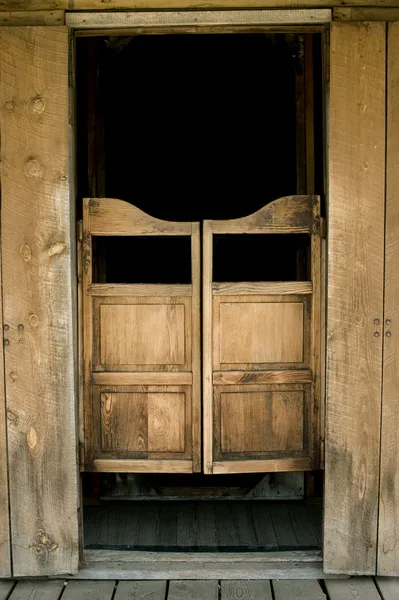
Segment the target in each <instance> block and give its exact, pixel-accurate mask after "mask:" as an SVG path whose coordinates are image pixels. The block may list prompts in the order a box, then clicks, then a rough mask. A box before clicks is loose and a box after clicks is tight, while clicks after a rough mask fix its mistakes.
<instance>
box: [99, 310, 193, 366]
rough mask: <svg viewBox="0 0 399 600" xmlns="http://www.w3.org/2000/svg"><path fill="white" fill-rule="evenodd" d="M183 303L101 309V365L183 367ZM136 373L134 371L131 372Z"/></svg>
mask: <svg viewBox="0 0 399 600" xmlns="http://www.w3.org/2000/svg"><path fill="white" fill-rule="evenodd" d="M184 329H185V323H184V305H183V304H163V305H159V304H158V305H156V304H150V305H147V304H130V305H122V304H114V305H111V304H104V305H102V306H100V361H101V364H102V365H109V366H110V367H111V368H115V366H116V367H117V368H118V366H120V365H130V366H132V367H134V366H138V365H164V364H173V365H183V364H184V363H185V345H184ZM132 370H133V369H132Z"/></svg>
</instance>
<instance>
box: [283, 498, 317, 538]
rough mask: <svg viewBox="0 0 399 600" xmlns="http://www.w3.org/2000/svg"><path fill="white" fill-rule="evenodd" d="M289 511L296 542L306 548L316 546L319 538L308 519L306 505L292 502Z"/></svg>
mask: <svg viewBox="0 0 399 600" xmlns="http://www.w3.org/2000/svg"><path fill="white" fill-rule="evenodd" d="M289 513H290V517H291V520H292V524H293V526H294V530H295V534H296V536H297V538H298V544H299V545H300V546H306V547H307V548H309V547H310V548H312V547H313V548H318V547H319V540H318V539H317V535H316V532H315V530H314V527H313V525H312V523H311V521H310V519H309V515H308V513H307V510H306V506H304V505H303V504H292V505H290V507H289Z"/></svg>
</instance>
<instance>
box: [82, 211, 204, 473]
mask: <svg viewBox="0 0 399 600" xmlns="http://www.w3.org/2000/svg"><path fill="white" fill-rule="evenodd" d="M83 226H84V227H83V229H84V235H83V239H84V248H83V256H84V261H83V266H84V268H83V290H84V318H83V321H84V353H85V357H84V423H85V465H84V468H85V470H98V471H105V472H107V471H110V472H112V471H116V472H118V471H121V472H122V471H123V472H175V473H178V472H184V473H187V472H191V471H198V470H200V466H201V459H200V457H201V449H200V414H201V408H200V400H201V399H200V391H201V390H200V379H199V377H200V352H199V344H200V329H199V321H200V318H199V290H200V285H199V267H200V265H199V257H200V247H199V225H198V224H196V223H180V224H179V223H169V222H167V221H160V220H158V219H154V218H153V217H150V216H149V215H146V214H145V213H143V212H142V211H140V210H138V209H137V208H136V207H134V206H132V205H130V204H127V203H126V202H123V201H121V200H113V199H89V200H85V204H84V220H83ZM94 234H95V235H97V236H106V235H108V236H117V235H123V236H128V235H132V236H133V235H134V236H140V235H142V236H151V235H157V236H160V235H161V236H163V235H179V236H186V237H187V236H189V237H191V255H192V256H191V273H192V281H191V284H185V285H182V284H178V283H176V284H173V283H171V284H156V283H154V284H112V283H106V284H104V283H101V284H97V283H96V284H93V283H92V252H93V247H92V236H93V235H94ZM136 258H137V260H139V259H140V257H136ZM142 260H144V257H142Z"/></svg>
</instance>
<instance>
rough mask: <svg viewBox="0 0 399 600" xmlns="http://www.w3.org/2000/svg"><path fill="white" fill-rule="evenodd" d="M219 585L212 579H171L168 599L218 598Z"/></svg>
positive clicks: (200, 599)
mask: <svg viewBox="0 0 399 600" xmlns="http://www.w3.org/2000/svg"><path fill="white" fill-rule="evenodd" d="M218 595H219V586H218V582H217V581H215V580H210V581H171V582H170V584H169V594H168V600H218Z"/></svg>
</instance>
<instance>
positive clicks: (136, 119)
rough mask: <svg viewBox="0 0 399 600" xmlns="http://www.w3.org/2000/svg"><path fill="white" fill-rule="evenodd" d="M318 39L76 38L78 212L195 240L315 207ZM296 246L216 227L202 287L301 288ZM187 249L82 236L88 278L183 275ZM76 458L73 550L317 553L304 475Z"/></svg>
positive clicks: (306, 274)
mask: <svg viewBox="0 0 399 600" xmlns="http://www.w3.org/2000/svg"><path fill="white" fill-rule="evenodd" d="M322 44H323V40H322V34H321V33H296V32H292V33H287V32H286V33H270V32H258V33H240V34H228V35H227V34H201V35H184V34H179V35H175V34H173V35H172V34H171V35H140V34H138V35H129V36H104V37H88V38H77V103H76V104H77V142H78V143H77V159H78V193H77V209H76V213H77V217H78V220H81V219H82V216H83V210H82V207H83V202H82V199H83V198H116V199H121V200H124V201H126V202H128V203H130V204H132V205H134V206H135V207H137V208H138V209H140V210H141V211H143V212H145V213H146V214H148V215H150V216H151V217H155V218H157V219H162V220H166V221H175V222H180V223H190V222H199V223H200V235H202V228H203V222H204V221H205V220H209V219H211V220H215V221H217V220H230V219H237V218H242V217H245V216H247V215H251V214H253V213H254V212H256V211H257V210H259V209H261V208H262V207H264V206H266V205H268V204H269V203H271V202H273V201H274V200H276V199H278V198H282V197H285V196H291V195H298V194H302V195H305V194H310V195H313V194H317V195H318V196H320V199H321V214H322V215H323V214H324V175H323V162H324V161H323V93H322V81H323V77H322V52H323V46H322ZM310 248H311V242H310V236H309V235H308V234H306V233H302V234H286V235H278V234H275V235H274V234H271V235H267V236H260V235H252V234H247V235H245V236H242V235H238V234H234V233H229V234H224V233H217V234H215V235H214V236H213V258H212V261H213V262H212V270H213V282H214V283H215V284H216V285H218V284H219V283H220V284H222V283H223V282H231V283H234V282H243V281H245V282H255V283H258V282H281V281H284V282H304V283H307V282H309V281H310V279H311V277H310V268H311V255H310ZM191 249H192V245H191V242H190V237H189V236H184V235H180V236H179V237H171V236H162V235H158V236H151V237H143V236H142V235H137V236H134V235H133V236H132V235H130V236H122V235H117V236H112V235H107V236H97V237H96V236H95V235H93V279H92V283H93V284H95V285H97V284H98V285H100V284H107V285H116V286H117V285H132V286H134V285H150V286H151V285H165V286H167V285H180V286H190V285H192V284H193V271H192V261H191ZM121 257H123V260H121ZM104 319H105V317H104ZM305 387H306V386H305ZM113 391H115V390H113ZM125 391H126V390H125ZM176 391H177V390H175V392H176ZM296 391H297V390H296ZM111 393H113V392H112V390H111ZM135 393H136V392H135ZM255 400H256V402H255V404H254V408H253V409H252V408H251V409H248V410H250V411H252V410H256V406H258V404H259V402H258V399H255ZM124 402H125V399H124ZM126 402H128V400H126ZM282 402H283V404H284V403H285V402H286V399H283V400H282ZM259 406H260V405H259ZM298 406H299V404H298ZM129 414H131V415H132V414H133V413H129ZM137 418H139V415H138V416H137ZM306 418H307V417H306ZM226 439H227V438H226ZM287 439H288V438H287ZM291 442H292V440H290V441H289V443H291ZM81 443H82V444H83V445H84V444H85V437H84V433H83V434H82V440H81ZM226 443H227V442H226ZM228 443H230V441H229V442H228ZM241 443H242V442H240V444H241ZM240 444H238V445H240ZM231 448H233V450H234V444H232V443H231ZM255 454H256V453H255ZM82 468H83V470H86V471H87V472H83V473H82V479H83V492H84V494H83V496H84V502H85V504H84V511H83V514H84V537H85V545H86V547H87V548H89V549H116V550H152V551H193V552H206V551H225V552H234V551H237V552H242V551H274V550H310V551H313V550H315V551H317V550H320V548H321V542H322V540H321V507H322V482H321V476H320V471H314V472H310V474H306V476H305V475H304V471H303V470H302V471H296V472H294V471H293V472H273V473H271V472H258V473H257V472H255V473H252V472H249V473H245V472H243V473H240V474H237V473H235V474H219V475H215V474H214V475H204V474H203V472H197V473H195V472H193V473H190V474H176V473H172V472H171V473H167V472H166V473H137V472H131V473H126V472H124V473H118V472H113V473H93V472H91V470H90V468H87V469H86V467H85V466H84V465H83V467H82ZM197 470H200V471H203V469H202V468H201V469H197Z"/></svg>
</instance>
